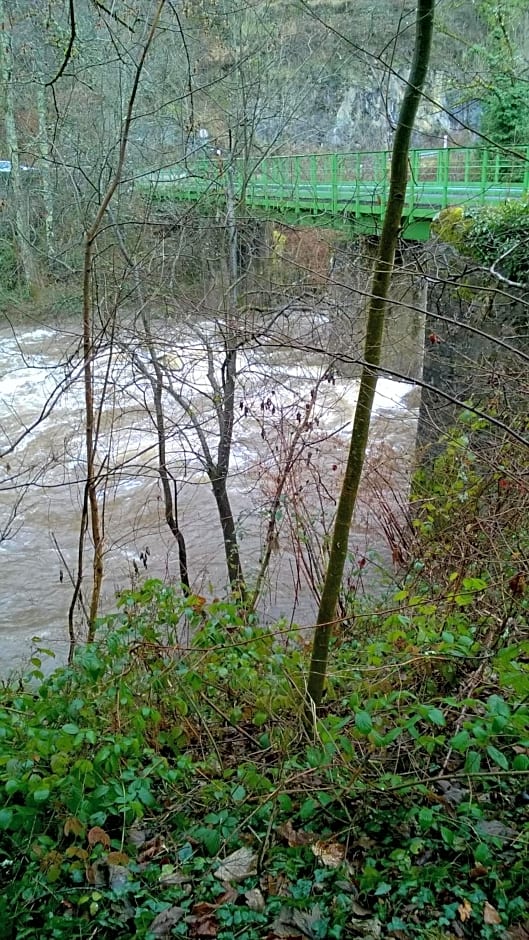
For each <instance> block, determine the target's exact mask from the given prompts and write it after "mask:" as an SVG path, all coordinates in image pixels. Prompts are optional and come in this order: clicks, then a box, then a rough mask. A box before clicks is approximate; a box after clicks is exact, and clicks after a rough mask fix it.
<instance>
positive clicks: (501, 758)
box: [487, 744, 509, 770]
mask: <svg viewBox="0 0 529 940" xmlns="http://www.w3.org/2000/svg"><path fill="white" fill-rule="evenodd" d="M487 754H488V755H489V757H490V759H491V761H494V763H495V764H497V765H498V767H501V768H502V770H508V769H509V761H508V760H507V758H506V757H505V754H502V752H501V751H499V750H498V748H497V747H494V745H493V744H489V746H488V747H487Z"/></svg>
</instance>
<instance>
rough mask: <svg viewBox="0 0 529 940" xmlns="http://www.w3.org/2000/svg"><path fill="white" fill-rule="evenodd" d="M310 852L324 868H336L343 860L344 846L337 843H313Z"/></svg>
mask: <svg viewBox="0 0 529 940" xmlns="http://www.w3.org/2000/svg"><path fill="white" fill-rule="evenodd" d="M312 851H313V852H314V855H315V856H316V858H319V859H320V861H321V862H322V864H323V865H325V867H326V868H338V867H339V866H340V865H341V864H342V862H343V860H344V858H345V846H343V845H340V843H339V842H315V843H314V845H313V846H312Z"/></svg>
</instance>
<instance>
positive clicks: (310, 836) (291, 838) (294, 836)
mask: <svg viewBox="0 0 529 940" xmlns="http://www.w3.org/2000/svg"><path fill="white" fill-rule="evenodd" d="M277 833H278V835H280V836H281V838H282V839H284V840H285V842H288V844H289V846H290V847H291V848H294V847H295V846H298V845H310V843H311V842H315V841H316V836H315V835H314V833H312V832H303V830H299V831H298V830H296V829H294V826H293V825H292V823H291V821H290V819H287V821H286V823H283V824H282V825H281V826H278V827H277Z"/></svg>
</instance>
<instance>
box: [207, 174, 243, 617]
mask: <svg viewBox="0 0 529 940" xmlns="http://www.w3.org/2000/svg"><path fill="white" fill-rule="evenodd" d="M226 231H227V235H228V278H229V283H228V290H227V299H226V307H227V309H226V338H225V349H226V357H225V360H224V364H223V367H222V408H221V410H220V413H219V419H220V429H219V430H220V438H219V446H218V452H217V465H216V467H215V468H211V471H208V472H209V478H210V480H211V485H212V487H213V493H214V496H215V500H216V503H217V508H218V511H219V517H220V524H221V527H222V534H223V538H224V548H225V552H226V563H227V566H228V577H229V579H230V586H231V589H232V591H234V592H235V593H236V594H239V595H240V596H241V597H243V598H244V596H245V594H246V585H245V580H244V573H243V568H242V562H241V557H240V552H239V542H238V538H237V529H236V526H235V520H234V517H233V512H232V508H231V503H230V498H229V496H228V491H227V487H226V481H227V479H228V474H229V470H230V457H231V446H232V440H233V422H234V416H235V383H236V379H237V341H236V337H235V325H236V317H237V302H238V299H239V263H238V232H237V218H236V211H235V188H234V184H233V168H232V165H231V160H230V163H229V165H228V167H227V170H226Z"/></svg>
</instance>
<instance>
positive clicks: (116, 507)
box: [0, 321, 418, 675]
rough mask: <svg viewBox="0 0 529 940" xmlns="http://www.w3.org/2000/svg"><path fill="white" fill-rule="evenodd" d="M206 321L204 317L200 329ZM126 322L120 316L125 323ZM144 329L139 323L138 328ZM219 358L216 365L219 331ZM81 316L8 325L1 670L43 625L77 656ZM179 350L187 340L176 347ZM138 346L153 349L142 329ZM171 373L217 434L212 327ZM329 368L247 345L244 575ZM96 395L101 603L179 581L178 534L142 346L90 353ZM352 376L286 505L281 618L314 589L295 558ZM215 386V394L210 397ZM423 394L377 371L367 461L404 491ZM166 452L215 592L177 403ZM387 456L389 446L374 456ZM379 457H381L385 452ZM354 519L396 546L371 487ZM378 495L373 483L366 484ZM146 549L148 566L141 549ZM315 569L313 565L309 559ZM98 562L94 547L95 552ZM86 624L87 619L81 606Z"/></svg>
mask: <svg viewBox="0 0 529 940" xmlns="http://www.w3.org/2000/svg"><path fill="white" fill-rule="evenodd" d="M208 330H210V326H209V325H208V324H202V325H201V330H200V334H201V336H202V338H203V337H204V335H206V333H207V331H208ZM125 334H127V330H125V332H124V335H125ZM127 336H128V338H129V339H131V338H132V337H133V331H132V329H131V330H130V331H129V332H128V334H127ZM211 342H212V348H213V357H214V365H215V367H216V368H218V369H220V364H221V355H220V349H219V352H218V355H216V350H215V341H214V339H212V340H211ZM78 347H79V335H78V328H76V327H75V326H72V323H71V322H70V321H65V322H64V323H62V324H61V323H59V324H55V325H54V327H53V328H52V327H42V326H37V327H35V326H31V325H25V326H21V327H19V328H17V329H16V330H13V329H12V327H11V326H9V325H4V326H3V327H1V328H0V455H2V456H1V457H0V641H1V644H2V646H1V648H2V659H1V663H0V672H1V674H3V675H6V674H7V673H9V672H10V671H11V670H12V669H13V668H14V667H18V666H20V664H21V663H23V662H24V661H25V660H27V658H28V656H29V655H30V652H31V650H32V647H33V645H34V643H35V642H37V641H36V640H34V638H36V637H38V638H39V642H40V643H42V644H43V645H45V646H47V647H50V648H51V649H53V650H54V652H55V654H56V661H63V660H64V659H65V657H66V655H67V649H68V645H67V610H68V607H69V604H70V599H71V594H72V584H71V577H70V575H71V576H74V574H75V571H76V563H77V544H78V533H79V516H80V507H81V503H82V491H83V479H84V473H85V458H84V452H83V426H82V422H83V387H82V376H81V372H80V366H79V364H78V360H77V350H78ZM172 349H178V354H176V353H173V352H172V351H171V350H172ZM134 350H135V353H136V355H140V356H142V357H143V359H144V360H145V359H146V353H145V352H144V351H143V350H142V348H141V343H140V341H139V340H137V339H136V340H135V341H134ZM164 361H165V364H166V367H167V369H168V373H167V374H168V377H169V378H170V380H171V382H172V383H173V385H174V387H175V388H177V389H178V390H179V392H180V393H185V394H186V396H187V397H188V399H189V400H190V401H191V402H192V403H193V407H194V408H195V410H196V413H197V414H199V415H200V422H201V428H202V429H203V431H204V433H205V434H206V437H207V440H208V442H209V443H210V446H212V447H213V448H215V447H216V445H217V437H216V431H215V416H214V408H213V407H212V401H211V389H210V388H209V387H208V379H207V358H206V354H205V349H204V342H203V339H200V338H199V337H198V336H197V335H196V333H195V332H194V331H193V330H192V329H189V328H186V329H182V331H181V333H179V334H178V335H176V336H174V335H172V336H171V348H170V349H169V351H168V352H167V351H166V352H165V360H164ZM326 368H327V362H325V361H324V360H323V358H322V357H318V356H317V355H312V354H310V355H309V354H303V355H301V354H300V353H299V352H296V351H291V352H287V351H285V350H282V351H281V352H280V353H279V352H274V351H267V350H265V349H257V350H255V351H250V352H246V353H245V354H244V355H241V358H240V373H239V378H238V394H237V404H236V422H235V428H234V438H233V455H232V461H231V472H230V480H229V491H230V495H231V497H232V500H233V505H234V509H235V512H236V515H237V519H238V526H239V532H240V540H241V550H242V556H243V561H244V565H245V569H246V574H247V577H248V579H249V580H250V581H251V578H252V576H254V575H255V572H256V570H257V568H258V564H259V557H260V551H261V545H262V538H263V533H264V531H265V529H266V524H267V521H268V514H267V508H268V507H269V505H270V500H271V496H272V494H273V492H274V488H275V486H276V481H277V476H278V472H279V467H280V464H281V459H282V457H284V454H285V452H286V448H287V447H288V444H289V441H290V440H291V439H292V435H293V434H294V433H295V431H296V428H297V427H298V426H299V420H300V419H299V415H300V414H302V413H303V411H304V408H305V404H306V403H308V402H310V400H311V390H312V389H314V388H315V386H316V385H317V383H318V380H319V379H321V376H322V374H323V373H324V371H325V369H326ZM95 372H96V376H97V380H96V393H97V394H98V395H100V396H101V397H102V400H103V404H102V408H101V434H100V445H99V453H100V455H101V458H103V457H104V459H105V470H106V476H105V490H104V502H105V581H104V591H103V599H102V610H103V611H109V610H111V609H112V608H113V606H114V603H115V597H116V593H117V592H119V591H121V590H123V589H125V588H127V587H130V586H131V584H132V583H134V581H135V579H137V575H136V574H135V564H136V565H137V566H138V568H139V578H140V579H141V578H143V577H145V576H149V577H158V578H162V579H164V580H166V581H169V582H176V581H177V579H178V556H177V550H176V544H175V541H174V539H173V538H172V536H171V535H170V533H169V532H168V530H167V527H166V525H165V522H164V518H163V506H162V502H161V491H160V486H159V482H158V478H157V470H156V447H155V444H156V441H155V435H154V430H153V422H152V418H151V415H150V411H149V408H148V404H149V394H150V393H149V386H148V383H147V382H146V380H145V378H144V377H143V376H142V375H141V371H138V369H137V368H136V367H135V366H134V363H133V360H132V357H131V356H130V355H128V354H127V353H126V351H124V347H122V348H121V349H114V350H113V351H112V352H108V351H107V352H106V353H104V354H103V353H101V355H99V356H98V357H97V359H96V362H95ZM356 393H357V383H356V381H352V380H347V381H346V380H340V379H339V378H337V377H334V378H333V381H332V382H330V381H324V382H322V383H321V384H320V387H319V389H318V394H317V399H316V407H315V411H314V418H315V421H314V424H313V427H312V430H311V431H310V432H309V433H307V435H305V438H304V441H303V445H302V446H301V447H300V448H299V453H298V459H297V461H296V466H295V471H294V473H293V477H292V483H291V485H290V486H289V488H288V490H287V492H286V494H285V497H284V499H283V500H282V504H281V512H280V513H279V514H278V524H279V532H278V539H277V543H276V546H275V551H274V554H273V557H272V562H271V566H270V571H269V573H268V577H267V580H266V585H265V589H264V590H263V594H262V598H261V602H260V613H261V616H262V617H263V619H264V620H266V621H270V622H271V621H273V620H275V619H276V618H277V617H280V616H284V617H285V618H286V620H287V622H289V623H290V622H291V621H293V620H294V621H296V622H297V623H300V624H302V625H304V626H306V627H310V624H311V621H312V618H313V615H314V609H315V601H314V597H313V593H312V592H311V590H310V585H309V583H308V581H309V580H310V578H309V579H307V575H306V571H305V568H304V567H303V565H301V564H300V543H299V539H298V541H296V538H292V530H293V529H295V528H296V526H298V531H299V525H298V523H299V520H300V519H303V520H305V523H307V522H308V524H309V525H313V528H314V530H315V531H318V529H319V528H321V526H322V525H327V524H328V520H329V518H330V516H331V514H332V510H333V507H334V499H335V497H336V494H337V491H338V486H339V482H340V470H341V468H342V467H343V463H344V460H345V455H346V449H347V445H348V434H349V431H350V427H351V419H352V416H353V414H354V407H355V400H356ZM208 394H209V398H208V397H207V395H208ZM417 405H418V402H417V401H416V400H415V399H414V398H413V395H412V396H411V397H410V387H409V386H406V385H403V384H402V383H396V382H391V381H389V380H381V381H380V382H379V387H378V391H377V398H376V404H375V408H376V418H375V420H374V422H373V428H372V441H371V458H372V459H371V465H372V469H373V464H374V472H375V474H378V475H379V477H380V479H381V480H382V479H386V481H387V480H390V484H388V485H389V489H390V490H392V491H396V492H397V494H399V495H400V496H403V495H404V497H405V493H406V488H407V481H408V478H409V466H410V458H411V456H412V454H413V448H414V441H415V431H416V420H417V410H418V409H417ZM167 409H168V411H167V413H168V425H169V433H168V452H169V464H170V467H171V471H172V472H173V473H174V476H175V479H176V480H177V481H178V486H179V512H180V524H181V528H182V531H183V533H184V536H185V539H186V542H187V549H188V556H189V559H188V560H189V570H190V576H191V581H192V584H193V587H194V589H195V590H197V591H198V592H200V593H201V594H204V595H206V596H207V597H208V596H213V595H215V594H221V593H222V592H223V591H224V590H225V587H226V569H225V563H224V559H223V552H222V543H221V537H220V528H219V524H218V519H217V516H216V510H215V504H214V501H213V498H212V495H211V492H210V488H209V483H208V480H207V477H206V475H205V473H204V470H203V467H202V466H201V464H200V460H199V459H198V457H197V453H198V450H199V447H198V441H197V436H196V433H195V432H194V430H193V428H192V427H191V426H190V423H189V421H188V420H187V419H185V417H183V416H182V413H181V411H180V410H179V409H178V407H177V406H176V404H175V402H174V401H170V400H168V402H167ZM377 455H378V457H377ZM377 460H378V465H377ZM363 494H364V496H363V504H362V506H361V509H360V514H359V518H358V519H357V522H356V524H355V526H354V527H353V531H352V533H351V552H352V556H353V558H354V556H357V557H364V556H366V555H367V554H368V553H369V552H370V551H372V552H375V553H377V552H378V553H379V554H380V556H381V558H382V561H384V560H387V557H388V556H387V545H386V543H385V541H384V539H383V537H382V534H381V526H380V525H379V524H378V523H379V520H377V507H376V505H375V503H374V497H373V494H372V492H371V490H370V489H369V487H367V488H366V487H365V486H364V490H363ZM370 494H371V495H370ZM146 546H148V547H149V551H150V555H149V556H148V569H147V570H146V569H144V567H143V565H142V563H141V561H140V554H141V553H142V552H143V551H144V549H145V547H146ZM305 567H306V566H305ZM87 573H88V574H89V557H87ZM79 629H80V630H81V631H82V624H81V620H80V619H79Z"/></svg>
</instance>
